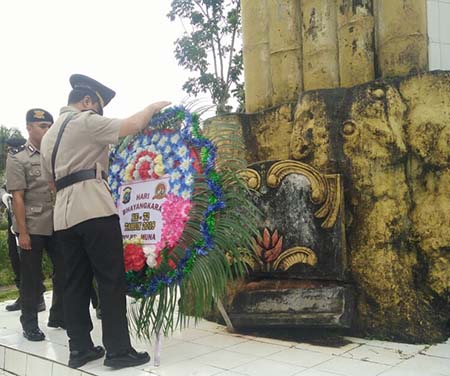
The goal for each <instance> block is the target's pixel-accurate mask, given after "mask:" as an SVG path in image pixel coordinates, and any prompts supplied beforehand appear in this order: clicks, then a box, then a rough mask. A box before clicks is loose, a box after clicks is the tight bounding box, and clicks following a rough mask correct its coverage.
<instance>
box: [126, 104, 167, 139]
mask: <svg viewBox="0 0 450 376" xmlns="http://www.w3.org/2000/svg"><path fill="white" fill-rule="evenodd" d="M169 104H170V102H167V101H161V102H155V103H152V104H150V105H149V106H147V107H145V108H144V109H143V110H142V111H139V112H137V113H135V114H134V115H131V116H130V117H128V118H126V119H123V120H122V124H121V126H120V129H119V137H125V136H130V135H134V134H136V133H139V132H140V131H142V130H143V129H144V128H145V126H146V125H147V124H148V122H149V121H150V119H151V118H152V117H153V115H155V114H156V113H158V112H159V111H161V110H162V109H163V108H164V107H166V106H168V105H169Z"/></svg>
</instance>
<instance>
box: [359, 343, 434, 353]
mask: <svg viewBox="0 0 450 376" xmlns="http://www.w3.org/2000/svg"><path fill="white" fill-rule="evenodd" d="M366 344H367V345H369V346H375V347H382V348H384V349H393V350H397V351H399V352H401V353H402V354H403V355H414V354H418V353H419V351H421V350H424V349H425V348H426V345H425V344H421V345H411V344H409V343H399V342H387V341H377V340H368V341H367V342H366Z"/></svg>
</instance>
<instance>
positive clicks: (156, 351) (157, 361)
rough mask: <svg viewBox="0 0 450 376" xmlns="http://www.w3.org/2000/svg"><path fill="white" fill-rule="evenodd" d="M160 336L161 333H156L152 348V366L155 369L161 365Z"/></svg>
mask: <svg viewBox="0 0 450 376" xmlns="http://www.w3.org/2000/svg"><path fill="white" fill-rule="evenodd" d="M162 337H163V336H162V335H161V332H160V331H158V332H157V333H156V341H155V348H154V357H153V358H154V359H153V365H154V366H155V367H159V365H160V364H161V347H162Z"/></svg>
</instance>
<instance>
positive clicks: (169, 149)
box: [164, 145, 172, 154]
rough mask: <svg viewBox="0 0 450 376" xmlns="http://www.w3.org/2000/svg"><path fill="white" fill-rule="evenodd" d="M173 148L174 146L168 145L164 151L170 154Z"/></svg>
mask: <svg viewBox="0 0 450 376" xmlns="http://www.w3.org/2000/svg"><path fill="white" fill-rule="evenodd" d="M171 150H172V148H171V147H170V145H167V146H166V148H165V149H164V153H166V154H169V153H170V152H171Z"/></svg>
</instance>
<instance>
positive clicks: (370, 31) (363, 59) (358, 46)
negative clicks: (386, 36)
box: [337, 0, 375, 87]
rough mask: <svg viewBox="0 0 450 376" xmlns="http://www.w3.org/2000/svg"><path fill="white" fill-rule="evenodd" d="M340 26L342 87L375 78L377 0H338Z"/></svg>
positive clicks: (338, 21) (338, 23)
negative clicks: (374, 8) (375, 7)
mask: <svg viewBox="0 0 450 376" xmlns="http://www.w3.org/2000/svg"><path fill="white" fill-rule="evenodd" d="M337 25H338V41H339V73H340V80H341V86H344V87H349V86H354V85H357V84H361V83H364V82H368V81H372V80H374V79H375V46H374V43H375V40H374V38H375V35H374V32H375V31H374V16H373V0H338V1H337Z"/></svg>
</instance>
